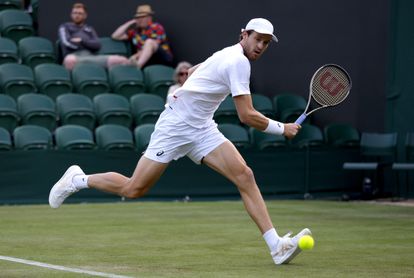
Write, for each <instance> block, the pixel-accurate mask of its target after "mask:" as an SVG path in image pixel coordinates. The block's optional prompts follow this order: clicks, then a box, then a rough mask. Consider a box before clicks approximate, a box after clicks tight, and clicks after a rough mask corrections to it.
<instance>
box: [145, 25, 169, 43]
mask: <svg viewBox="0 0 414 278" xmlns="http://www.w3.org/2000/svg"><path fill="white" fill-rule="evenodd" d="M150 32H151V33H150V35H149V37H150V38H151V39H154V40H156V41H157V42H158V43H159V44H160V43H162V42H163V41H164V40H165V37H166V34H165V30H164V27H162V25H161V24H159V23H153V24H152V26H151V28H150Z"/></svg>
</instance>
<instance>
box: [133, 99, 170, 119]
mask: <svg viewBox="0 0 414 278" xmlns="http://www.w3.org/2000/svg"><path fill="white" fill-rule="evenodd" d="M130 102H131V111H132V115H133V117H134V122H135V125H141V124H150V123H153V124H155V123H156V122H157V120H158V118H159V116H160V114H161V113H162V111H164V109H165V107H164V104H165V103H164V99H162V98H161V97H160V96H157V95H152V94H138V95H134V96H132V97H131V100H130Z"/></svg>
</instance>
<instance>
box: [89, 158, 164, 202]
mask: <svg viewBox="0 0 414 278" xmlns="http://www.w3.org/2000/svg"><path fill="white" fill-rule="evenodd" d="M167 166H168V163H161V162H157V161H154V160H151V159H148V158H146V157H145V156H142V157H141V159H140V160H139V161H138V164H137V167H136V168H135V171H134V174H133V175H132V177H130V178H128V177H126V176H124V175H121V174H119V173H115V172H108V173H101V174H94V175H89V177H88V186H89V187H90V188H95V189H98V190H101V191H105V192H109V193H113V194H116V195H119V196H122V197H126V198H138V197H141V196H142V195H144V194H145V193H146V192H147V191H148V190H149V189H150V188H151V187H152V186H153V185H154V184H155V182H156V181H157V180H158V179H159V178H160V177H161V175H162V174H163V173H164V171H165V169H166V168H167Z"/></svg>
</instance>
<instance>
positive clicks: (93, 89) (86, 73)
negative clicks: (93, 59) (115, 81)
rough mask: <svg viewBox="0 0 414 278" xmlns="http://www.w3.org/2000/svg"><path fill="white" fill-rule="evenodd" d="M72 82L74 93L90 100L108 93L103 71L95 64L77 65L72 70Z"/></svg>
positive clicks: (106, 78)
mask: <svg viewBox="0 0 414 278" xmlns="http://www.w3.org/2000/svg"><path fill="white" fill-rule="evenodd" d="M72 82H73V85H74V87H75V90H76V92H78V93H80V94H83V95H85V96H88V97H90V98H91V99H92V98H94V97H95V96H97V95H99V94H103V93H108V92H109V91H110V87H109V82H108V76H107V74H106V71H105V69H104V68H103V67H101V66H99V65H96V64H90V63H80V64H77V65H76V66H75V67H74V68H73V70H72Z"/></svg>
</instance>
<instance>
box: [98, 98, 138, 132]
mask: <svg viewBox="0 0 414 278" xmlns="http://www.w3.org/2000/svg"><path fill="white" fill-rule="evenodd" d="M93 103H94V105H95V113H96V116H97V119H98V123H99V125H103V124H117V125H123V126H126V127H128V128H129V127H131V125H132V115H131V110H130V106H129V102H128V99H126V98H125V97H123V96H120V95H116V94H100V95H97V96H96V97H94V98H93Z"/></svg>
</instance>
